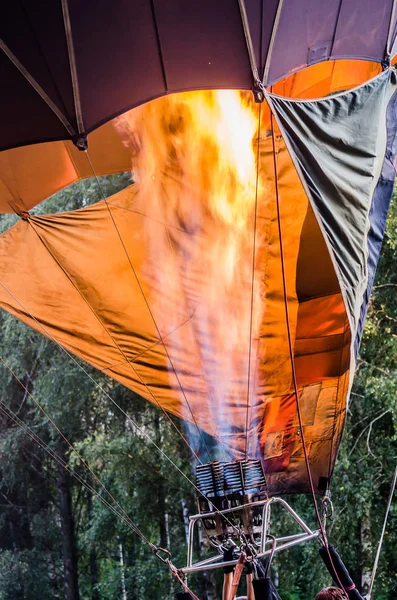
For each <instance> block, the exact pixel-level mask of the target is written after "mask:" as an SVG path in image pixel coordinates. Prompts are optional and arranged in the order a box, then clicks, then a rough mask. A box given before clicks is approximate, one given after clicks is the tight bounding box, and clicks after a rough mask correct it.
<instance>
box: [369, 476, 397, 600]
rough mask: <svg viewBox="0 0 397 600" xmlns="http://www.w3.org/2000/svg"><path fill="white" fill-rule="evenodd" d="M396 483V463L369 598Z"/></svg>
mask: <svg viewBox="0 0 397 600" xmlns="http://www.w3.org/2000/svg"><path fill="white" fill-rule="evenodd" d="M396 484H397V465H396V468H395V470H394V475H393V481H392V484H391V487H390V493H389V500H388V502H387V508H386V514H385V519H384V521H383V527H382V533H381V536H380V539H379V544H378V549H377V551H376V556H375V561H374V566H373V568H372V575H371V582H370V585H369V591H368V596H367V598H369V600H370V599H371V597H372V588H373V587H374V582H375V576H376V570H377V568H378V563H379V557H380V553H381V550H382V545H383V538H384V537H385V533H386V525H387V519H388V517H389V512H390V508H391V503H392V500H393V496H394V491H395V489H396Z"/></svg>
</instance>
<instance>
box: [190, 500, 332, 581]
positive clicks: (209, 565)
mask: <svg viewBox="0 0 397 600" xmlns="http://www.w3.org/2000/svg"><path fill="white" fill-rule="evenodd" d="M272 504H280V505H281V506H282V507H283V508H284V509H285V510H286V511H287V513H289V514H290V515H291V517H292V518H293V519H294V521H295V522H296V523H297V524H298V525H299V526H300V527H301V529H302V530H303V531H302V533H296V534H293V535H287V536H284V537H279V538H276V540H275V548H274V552H281V550H287V549H288V548H292V546H296V545H297V544H301V543H303V542H308V541H310V540H314V539H318V538H319V537H320V536H321V531H320V530H314V531H312V530H311V529H310V527H308V526H307V525H306V523H305V522H304V521H303V520H302V519H301V518H300V516H299V515H298V514H297V513H296V512H295V511H294V510H293V509H292V508H291V506H290V505H289V504H288V503H287V502H286V501H285V500H283V499H282V498H267V499H266V500H260V501H257V502H252V503H250V504H243V505H242V506H238V507H234V508H229V509H227V510H223V511H220V512H221V513H222V514H223V515H227V514H230V513H234V514H236V513H238V512H241V511H243V510H244V509H246V508H254V507H258V506H263V510H262V533H261V538H260V542H259V544H258V553H257V555H256V558H262V557H264V556H268V555H269V554H271V553H272V552H273V549H272V548H269V549H266V544H268V543H270V542H271V541H273V540H271V539H267V533H268V531H269V525H270V510H271V505H272ZM216 515H219V511H214V512H209V513H200V514H197V515H192V516H191V517H190V519H189V534H188V550H187V565H186V567H183V568H182V569H179V572H180V573H181V574H183V575H187V574H188V573H196V572H198V571H207V570H210V569H220V568H222V567H226V566H230V565H235V564H237V559H236V560H232V561H227V562H225V561H224V560H223V556H222V554H220V553H218V554H217V555H215V556H212V557H210V558H207V559H205V560H201V561H199V562H197V563H195V564H193V541H194V533H195V526H196V523H197V522H198V521H202V520H203V519H207V518H211V517H215V516H216ZM273 543H274V542H273ZM219 552H220V551H219Z"/></svg>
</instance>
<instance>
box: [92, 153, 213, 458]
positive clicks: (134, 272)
mask: <svg viewBox="0 0 397 600" xmlns="http://www.w3.org/2000/svg"><path fill="white" fill-rule="evenodd" d="M85 154H86V156H87V160H88V163H89V165H90V168H91V171H92V174H93V175H94V178H95V181H96V183H97V185H98V189H99V192H100V194H101V196H102V199H103V201H104V203H105V205H106V208H107V210H108V212H109V216H110V218H111V221H112V223H113V226H114V228H115V231H116V234H117V237H118V238H119V241H120V244H121V246H122V248H123V251H124V254H125V256H126V258H127V261H128V264H129V266H130V268H131V271H132V273H133V275H134V278H135V280H136V283H137V285H138V287H139V290H140V292H141V294H142V297H143V300H144V302H145V304H146V308H147V309H148V311H149V314H150V317H151V319H152V321H153V324H154V326H155V328H156V331H157V335H158V336H159V338H160V341H161V343H162V345H163V347H164V351H165V353H166V355H167V358H168V360H169V363H170V365H171V367H172V370H173V372H174V375H175V377H176V380H177V382H178V385H179V388H180V390H181V393H182V396H183V398H184V400H185V402H186V405H187V407H188V409H189V412H190V416H191V418H192V421H193V423H194V425H195V426H196V429H197V433H198V435H199V437H200V439H201V442H202V444H203V446H204V448H205V450H206V452H207V455H208V458H209V459H210V460H212V458H211V454H210V451H209V449H208V446H207V443H206V441H205V439H204V437H203V432H202V431H201V429H200V428H199V426H198V423H197V420H196V417H195V416H194V414H193V411H192V408H191V406H190V403H189V400H188V399H187V396H186V392H185V390H184V388H183V386H182V383H181V381H180V378H179V375H178V373H177V371H176V369H175V367H174V363H173V361H172V359H171V356H170V353H169V351H168V348H167V346H166V344H165V341H164V337H163V336H162V334H161V331H160V328H159V326H158V324H157V321H156V319H155V318H154V313H153V311H152V309H151V307H150V304H149V301H148V299H147V297H146V294H145V292H144V290H143V287H142V285H141V282H140V281H139V279H138V274H137V272H136V270H135V267H134V265H133V264H132V260H131V257H130V254H129V252H128V250H127V247H126V245H125V242H124V240H123V237H122V235H121V232H120V230H119V228H118V227H117V223H116V220H115V218H114V215H113V213H112V209H111V208H110V205H109V203H108V201H107V198H106V195H105V193H104V190H103V188H102V186H101V184H100V181H99V178H98V175H97V174H96V171H95V168H94V165H93V163H92V161H91V157H90V155H89V153H88V150H85ZM200 462H201V461H200Z"/></svg>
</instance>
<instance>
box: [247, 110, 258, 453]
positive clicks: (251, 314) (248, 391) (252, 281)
mask: <svg viewBox="0 0 397 600" xmlns="http://www.w3.org/2000/svg"><path fill="white" fill-rule="evenodd" d="M261 115H262V104H259V107H258V136H257V140H258V147H257V151H256V179H255V208H254V210H255V214H254V235H253V244H252V265H251V266H252V279H251V310H250V324H249V348H248V381H247V412H246V415H245V459H247V452H248V420H249V410H250V391H251V389H250V383H251V353H252V327H253V313H254V288H255V259H256V229H257V222H258V215H257V213H258V189H259V156H260V137H261ZM254 373H255V374H256V364H255V370H254ZM254 385H255V379H254Z"/></svg>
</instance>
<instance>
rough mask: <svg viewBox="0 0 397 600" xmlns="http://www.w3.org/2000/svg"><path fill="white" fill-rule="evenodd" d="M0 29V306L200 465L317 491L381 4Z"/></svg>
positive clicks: (371, 214) (362, 259)
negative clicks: (89, 185) (175, 431)
mask: <svg viewBox="0 0 397 600" xmlns="http://www.w3.org/2000/svg"><path fill="white" fill-rule="evenodd" d="M2 11H3V13H4V14H3V16H2V20H1V23H2V24H1V29H2V32H1V35H2V41H1V50H2V52H1V54H0V60H1V63H0V72H1V75H2V81H3V82H6V83H5V85H4V89H3V91H2V100H1V102H2V110H1V111H0V123H1V125H0V131H1V144H0V148H1V150H2V152H1V153H0V208H1V210H2V211H3V212H15V213H16V214H18V215H19V216H20V217H21V219H20V221H19V222H18V224H17V225H16V226H14V227H13V228H12V229H10V230H9V231H7V232H6V233H5V234H3V235H2V236H1V238H0V257H1V260H0V306H1V307H2V308H4V309H5V310H7V311H9V312H11V313H12V314H14V315H15V316H17V317H18V318H19V319H21V320H23V321H24V322H25V323H27V324H28V325H30V326H31V327H33V328H35V329H37V330H38V331H39V332H41V333H43V334H44V335H47V336H48V337H50V338H51V339H53V340H55V341H56V342H57V343H59V344H60V345H61V346H62V347H63V348H65V349H67V350H68V351H69V352H71V353H72V354H74V355H76V356H78V357H80V358H82V359H83V360H85V361H87V362H88V363H90V364H92V365H93V366H95V367H96V368H97V369H99V370H100V371H102V372H103V373H105V374H107V375H109V376H111V377H113V378H115V379H116V380H118V381H119V382H121V383H122V384H124V385H126V386H127V387H129V388H131V389H132V390H134V391H136V392H137V393H138V394H140V395H141V396H142V397H144V398H146V399H147V400H148V401H150V402H152V403H154V404H155V405H157V406H159V407H160V408H161V409H163V410H165V411H167V412H168V413H170V414H173V415H176V416H178V417H180V418H182V419H183V420H185V421H186V422H188V423H190V424H191V427H192V428H193V429H194V428H197V430H198V431H199V432H200V431H202V432H205V433H206V434H208V435H210V436H212V438H213V439H214V440H216V441H217V447H216V449H215V456H207V455H206V458H207V459H209V460H210V459H216V460H217V461H218V462H219V464H226V463H228V462H233V461H247V460H253V461H259V462H260V463H261V465H262V468H263V474H264V478H265V488H266V497H268V498H272V497H275V496H276V495H278V494H284V493H291V492H308V491H312V492H313V493H317V494H320V495H323V494H326V492H327V490H328V488H329V484H330V479H331V476H332V471H333V467H334V463H335V459H336V456H337V452H338V448H339V444H340V440H341V435H342V430H343V425H344V421H345V414H346V405H347V401H348V397H349V391H350V388H351V385H352V381H353V373H354V369H355V361H356V358H357V353H358V349H359V344H360V339H361V334H362V329H363V324H364V320H365V314H366V309H367V306H368V301H369V296H370V291H371V286H372V282H373V278H374V272H375V268H376V263H377V259H378V256H379V252H380V246H381V242H382V236H383V230H384V224H385V219H386V214H387V209H388V204H389V201H390V197H391V193H392V189H393V185H394V178H395V169H394V159H395V155H396V149H397V147H396V141H395V136H396V124H395V114H394V113H395V110H396V101H397V100H396V98H397V96H396V94H395V92H396V86H397V79H396V74H395V71H394V69H393V68H392V67H391V66H390V64H391V58H392V57H393V55H394V41H395V37H396V18H397V14H396V7H395V2H394V1H393V0H381V1H380V0H376V1H375V0H368V1H367V2H366V3H365V5H363V3H358V2H354V1H352V0H338V1H336V0H335V1H329V2H327V3H313V2H310V1H309V0H299V1H292V0H289V1H288V0H284V1H283V0H279V1H278V2H276V1H275V0H256V1H250V2H248V1H247V2H244V0H240V1H239V2H231V0H221V1H219V2H218V3H217V5H216V7H214V3H213V2H211V3H210V2H208V1H207V0H203V1H201V2H199V3H195V2H186V0H185V2H180V1H178V0H170V1H167V2H161V3H160V2H149V1H144V0H142V1H141V2H135V3H126V2H121V1H120V2H112V3H110V2H106V1H105V0H104V1H102V2H100V3H93V2H88V3H87V2H86V3H85V5H84V7H82V6H81V3H77V2H75V1H72V0H69V1H68V0H62V1H61V2H54V1H52V2H47V1H46V2H42V3H41V5H40V7H38V6H36V5H34V4H33V3H31V4H29V5H28V6H25V7H24V10H22V8H21V7H20V6H19V4H15V3H14V4H11V3H9V4H8V5H7V6H4V7H3V8H2ZM131 168H132V169H133V177H134V181H135V183H134V184H133V185H132V186H130V187H128V188H126V189H125V190H123V191H121V192H119V193H118V194H116V195H114V196H112V197H110V198H103V199H102V200H101V201H99V202H98V203H97V204H95V205H92V206H90V207H87V208H84V209H81V210H78V211H73V212H70V213H64V214H56V215H47V216H34V215H32V214H30V213H29V211H30V210H31V209H32V208H33V207H34V206H35V205H37V204H38V203H39V202H40V201H41V200H43V199H44V198H46V197H48V196H49V195H51V194H53V193H55V192H56V191H58V190H59V189H62V188H63V187H65V186H67V185H69V184H70V183H72V182H73V181H76V180H78V179H81V178H84V177H91V176H99V175H103V174H109V173H115V172H121V171H126V170H129V169H131ZM204 450H205V449H204V448H203V445H202V444H199V445H198V446H197V448H196V452H197V453H198V454H200V452H204ZM308 466H309V474H308ZM223 476H224V475H223ZM205 485H206V484H205V483H203V486H204V487H203V488H202V489H201V491H202V492H203V493H204V495H206V496H208V493H209V490H208V489H206V487H205ZM210 491H211V490H210ZM211 493H213V494H215V495H216V491H214V490H212V492H211ZM218 509H219V507H218ZM331 562H332V561H331Z"/></svg>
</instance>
